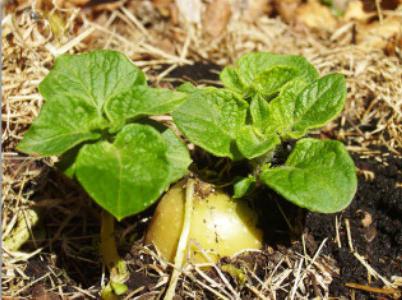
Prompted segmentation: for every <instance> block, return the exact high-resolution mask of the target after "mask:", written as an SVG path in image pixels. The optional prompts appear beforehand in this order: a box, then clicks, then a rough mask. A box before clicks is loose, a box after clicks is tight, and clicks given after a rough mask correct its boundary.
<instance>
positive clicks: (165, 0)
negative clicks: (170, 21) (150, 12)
mask: <svg viewBox="0 0 402 300" xmlns="http://www.w3.org/2000/svg"><path fill="white" fill-rule="evenodd" d="M152 3H153V5H154V6H155V7H156V9H157V10H158V11H159V13H160V14H161V15H162V16H164V17H168V16H170V14H171V10H172V6H174V0H152Z"/></svg>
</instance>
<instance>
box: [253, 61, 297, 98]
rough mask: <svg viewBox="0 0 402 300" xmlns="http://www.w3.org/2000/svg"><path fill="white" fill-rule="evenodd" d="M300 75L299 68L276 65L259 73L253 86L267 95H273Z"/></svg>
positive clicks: (260, 92)
mask: <svg viewBox="0 0 402 300" xmlns="http://www.w3.org/2000/svg"><path fill="white" fill-rule="evenodd" d="M298 75H299V72H298V70H296V69H295V68H291V67H287V66H275V67H272V68H271V69H269V70H267V71H263V72H261V73H259V74H258V75H257V76H256V77H255V80H254V82H253V84H252V85H253V88H254V90H255V91H257V92H258V93H259V94H261V95H263V96H265V97H272V96H273V95H275V94H276V93H278V92H279V90H280V88H281V87H282V86H283V85H284V84H285V83H287V82H289V81H290V80H292V79H294V78H295V77H297V76H298Z"/></svg>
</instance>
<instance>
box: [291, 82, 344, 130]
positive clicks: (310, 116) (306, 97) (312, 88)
mask: <svg viewBox="0 0 402 300" xmlns="http://www.w3.org/2000/svg"><path fill="white" fill-rule="evenodd" d="M345 99H346V81H345V77H344V76H343V75H341V74H329V75H326V76H324V77H322V78H320V79H318V80H316V81H315V82H313V83H312V84H311V85H309V86H308V87H307V88H305V89H304V90H303V91H302V92H301V93H300V94H299V95H298V97H297V98H296V103H295V110H294V125H293V131H294V132H295V133H296V134H297V136H300V134H299V133H301V134H305V132H306V131H307V129H311V128H317V127H321V126H323V125H324V124H325V123H327V122H328V121H330V120H331V119H333V118H334V117H336V116H337V115H338V114H339V113H340V112H341V111H342V108H343V106H344V104H345Z"/></svg>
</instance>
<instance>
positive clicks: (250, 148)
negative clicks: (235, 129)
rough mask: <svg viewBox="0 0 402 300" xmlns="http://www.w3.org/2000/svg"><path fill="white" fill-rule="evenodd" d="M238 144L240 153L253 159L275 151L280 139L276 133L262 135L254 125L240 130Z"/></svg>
mask: <svg viewBox="0 0 402 300" xmlns="http://www.w3.org/2000/svg"><path fill="white" fill-rule="evenodd" d="M236 142H237V146H238V148H239V151H240V153H241V154H242V155H243V156H244V157H246V158H248V159H252V158H256V157H258V156H261V155H264V154H265V153H267V152H268V151H270V150H273V149H274V148H275V146H276V145H278V144H279V143H280V139H279V136H278V135H277V134H276V133H261V132H259V130H258V129H256V128H254V127H253V126H252V125H245V126H243V127H242V128H241V129H240V130H239V133H238V136H237V139H236Z"/></svg>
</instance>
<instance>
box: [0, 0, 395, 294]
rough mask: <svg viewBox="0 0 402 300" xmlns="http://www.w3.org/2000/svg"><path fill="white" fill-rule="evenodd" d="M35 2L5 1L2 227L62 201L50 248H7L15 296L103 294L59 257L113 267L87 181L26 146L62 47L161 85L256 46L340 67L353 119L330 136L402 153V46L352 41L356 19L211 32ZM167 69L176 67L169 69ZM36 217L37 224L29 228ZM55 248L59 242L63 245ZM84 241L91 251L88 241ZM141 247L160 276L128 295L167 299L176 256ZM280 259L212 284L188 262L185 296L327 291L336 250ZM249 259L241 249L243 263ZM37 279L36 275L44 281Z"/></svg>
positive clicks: (138, 12) (132, 14)
mask: <svg viewBox="0 0 402 300" xmlns="http://www.w3.org/2000/svg"><path fill="white" fill-rule="evenodd" d="M134 2H135V3H134ZM35 7H36V6H33V5H31V4H30V2H28V1H19V2H18V3H17V4H14V5H11V6H8V7H6V12H5V13H4V14H3V15H4V18H3V20H2V28H3V32H2V42H3V54H4V55H3V76H2V80H3V82H2V84H3V88H2V89H3V99H4V100H3V103H2V119H3V132H2V140H3V150H4V153H3V155H4V160H3V164H4V166H3V170H4V176H3V186H2V189H3V194H2V197H3V198H2V200H3V201H2V204H3V205H2V208H3V210H2V230H3V233H4V236H5V237H7V235H8V234H10V233H11V232H12V231H13V229H14V227H15V226H16V224H17V220H18V218H19V216H21V215H24V214H25V213H26V211H27V210H28V209H30V208H32V207H36V208H38V207H39V208H41V207H42V208H43V207H46V209H52V215H53V216H51V217H49V218H48V220H50V221H49V224H47V225H48V227H47V228H50V232H48V236H53V237H52V238H50V239H49V238H48V239H45V240H43V239H42V240H41V238H40V236H34V237H33V240H34V241H33V243H35V241H37V242H38V244H39V245H40V248H38V247H31V248H28V249H37V250H34V251H32V250H31V252H30V251H28V250H25V251H24V252H11V251H6V252H4V255H3V261H4V264H3V266H2V274H3V281H2V284H3V292H4V295H6V296H12V297H16V296H28V295H29V294H27V293H29V292H32V289H31V287H32V286H33V285H36V286H37V285H38V284H39V285H41V286H44V287H46V292H49V293H54V294H57V295H59V296H61V297H70V298H71V299H74V298H76V297H79V296H82V297H94V296H95V295H97V293H98V291H99V287H100V285H101V282H98V283H97V284H95V285H94V286H90V287H89V288H86V289H83V288H82V287H81V286H80V285H79V284H77V283H76V282H75V281H74V280H72V279H71V278H70V276H69V275H68V274H67V273H66V271H65V270H63V268H60V261H58V256H63V257H66V258H67V259H68V258H69V257H74V260H75V261H80V260H81V264H82V265H93V266H94V268H95V269H96V268H97V270H98V271H99V274H98V277H100V275H101V274H102V272H101V269H100V266H99V263H98V262H97V261H96V257H95V258H94V255H93V253H94V251H96V250H94V249H93V248H91V247H90V246H91V243H93V242H94V241H96V233H95V234H92V231H91V228H94V229H93V231H96V228H97V220H96V217H94V216H93V215H94V214H93V213H92V209H91V207H90V205H89V206H88V201H87V199H85V197H84V196H82V194H81V193H79V192H77V189H76V188H71V187H70V186H69V185H67V187H66V185H65V184H60V180H61V179H60V178H57V177H53V176H55V175H54V174H53V173H49V172H51V171H50V168H49V166H51V165H52V163H53V160H52V159H47V160H41V159H37V158H34V157H26V156H22V155H21V154H19V153H18V152H17V151H16V150H15V146H16V144H17V143H18V141H19V140H20V139H21V137H22V135H23V133H24V131H25V130H26V128H27V127H28V126H29V124H30V123H31V122H32V120H33V118H35V117H36V116H37V115H38V112H39V110H40V107H41V105H42V98H41V96H40V95H39V94H38V91H37V86H38V83H39V82H40V81H41V80H42V78H43V77H44V76H45V75H46V74H47V72H48V70H49V69H50V68H51V66H52V63H53V60H54V57H55V56H56V55H60V54H62V53H75V52H81V51H86V50H90V49H95V48H112V49H116V50H120V51H122V52H124V53H126V54H127V55H128V56H129V57H130V58H131V59H133V60H134V61H135V62H136V64H137V65H139V66H141V67H142V68H143V69H144V71H145V72H147V73H148V75H149V78H150V80H151V81H153V82H154V83H155V84H159V83H160V82H163V81H166V82H168V81H169V78H168V77H169V73H170V72H171V71H173V70H174V69H175V68H176V67H177V66H180V65H183V64H191V63H193V62H195V61H200V60H207V61H211V62H214V63H217V64H219V65H222V66H223V65H226V64H228V63H232V62H233V61H234V60H235V59H236V58H237V57H239V56H240V55H242V54H244V53H246V52H249V51H254V50H267V51H274V52H281V53H297V54H302V55H305V56H306V57H307V58H308V59H309V60H310V61H311V62H312V63H314V64H315V65H316V66H317V67H318V69H319V70H320V71H321V72H323V73H326V72H330V71H337V72H341V73H344V74H345V75H346V76H347V79H348V87H349V93H348V101H347V107H346V109H345V110H344V112H343V113H342V116H341V117H340V118H339V119H338V120H336V121H334V122H332V123H331V124H330V125H328V126H327V127H326V128H324V130H322V131H321V133H322V134H323V135H326V136H331V137H336V138H339V139H341V140H344V141H345V142H346V143H347V144H348V146H349V149H350V150H351V151H355V152H358V153H360V154H361V155H368V156H378V155H379V154H380V153H381V151H380V150H378V148H373V146H379V147H385V148H386V149H387V150H388V151H389V152H391V153H394V154H395V155H400V150H401V148H402V125H401V105H402V68H401V57H402V54H401V52H400V49H399V48H397V49H396V53H395V55H393V56H387V55H385V54H384V51H383V50H382V49H374V48H363V47H360V46H358V45H355V44H353V40H354V35H355V26H354V24H353V23H348V24H345V25H344V26H343V27H342V28H340V29H339V30H337V32H335V33H333V34H332V36H329V35H328V34H321V33H312V32H310V31H308V30H307V29H305V28H300V27H299V28H296V27H292V26H289V25H286V24H285V23H283V22H282V21H281V20H280V19H272V18H268V17H260V18H258V19H256V20H255V22H254V23H250V22H246V21H244V20H242V19H241V17H240V16H239V15H236V14H234V15H233V18H232V20H231V21H230V22H229V24H228V27H227V29H226V32H224V33H223V34H222V35H220V36H218V37H216V38H214V39H210V38H208V37H207V36H206V35H205V34H204V33H203V30H202V26H201V25H200V24H189V23H186V22H181V21H180V22H179V21H177V22H171V21H170V20H168V19H166V18H163V17H161V15H160V14H159V13H158V12H156V10H155V9H154V7H153V6H152V3H151V2H150V1H141V2H137V1H133V2H130V1H120V2H119V3H118V6H117V7H118V8H116V9H115V10H111V11H109V10H108V9H107V7H106V9H103V10H101V11H97V12H94V11H93V10H91V9H89V8H87V9H82V10H78V9H61V8H58V9H56V8H53V9H50V10H47V11H39V10H38V9H36V8H35ZM55 16H56V17H55ZM394 17H400V16H399V15H396V16H394ZM52 18H53V19H52ZM54 18H56V19H57V20H63V21H62V23H61V24H62V29H61V30H60V28H58V29H57V27H55V26H56V25H55V24H54V22H55V21H54ZM173 19H175V18H173ZM52 20H53V21H52ZM176 20H177V19H176ZM56 23H57V22H56ZM56 29H57V30H56ZM166 65H167V66H169V67H168V68H166ZM161 66H164V70H165V71H164V72H162V73H160V72H158V69H159V68H160V67H161ZM83 207H84V208H85V209H82V208H83ZM30 225H32V224H27V228H30ZM88 228H89V229H88ZM94 236H95V237H94ZM56 244H57V245H58V246H57V247H58V248H57V250H54V247H55V245H56ZM60 245H61V246H60ZM82 245H87V247H88V248H90V249H87V250H84V249H80V248H81V247H82ZM80 250H82V251H80ZM55 251H56V252H55ZM57 251H59V252H57ZM134 253H136V254H135V255H136V256H138V257H141V259H142V261H144V262H148V263H147V264H143V265H141V266H139V265H133V266H131V267H132V269H133V270H135V271H137V272H142V273H146V274H148V276H151V278H152V277H154V278H155V280H156V282H157V283H156V284H154V285H152V286H139V287H137V288H136V289H134V290H133V291H132V293H131V295H130V296H129V297H128V298H129V299H138V298H139V297H140V295H142V296H141V297H142V299H144V297H145V298H147V299H148V297H149V298H151V297H157V295H159V293H160V292H161V291H162V290H163V289H164V287H165V286H166V284H167V282H168V277H167V276H168V273H169V272H170V269H169V266H168V264H166V263H165V262H163V261H161V260H160V258H159V256H158V255H157V254H156V253H155V252H154V251H152V250H151V249H149V248H144V247H139V248H137V250H136V251H135V252H134ZM259 255H262V256H264V255H267V254H266V253H265V252H261V253H260V254H259ZM269 255H278V258H277V259H276V260H273V261H276V262H277V263H276V264H272V265H270V264H268V265H267V268H266V269H265V270H264V272H263V274H262V275H261V274H256V272H255V266H251V265H248V267H247V269H246V271H245V273H246V274H247V278H248V280H249V281H248V283H247V284H246V285H244V286H241V285H235V286H232V287H228V286H227V284H226V283H225V280H223V278H222V277H219V276H218V277H214V278H215V279H214V280H215V281H214V282H211V280H212V279H211V278H210V276H209V275H205V274H203V272H204V271H202V269H200V268H196V267H194V266H191V267H189V268H188V269H185V270H183V273H182V277H181V280H180V282H179V289H180V293H181V295H183V296H188V297H190V298H195V297H199V298H203V297H205V296H206V294H207V293H217V294H219V295H222V297H223V298H225V297H226V298H229V299H231V298H232V296H234V295H236V297H237V296H238V295H246V294H247V295H250V297H257V298H260V299H266V298H273V299H275V296H277V293H281V295H289V296H291V297H294V298H303V297H310V296H313V294H314V295H317V294H318V295H321V296H328V285H329V283H330V282H331V278H332V277H331V276H332V275H333V274H332V273H331V272H333V270H336V268H335V267H334V265H333V262H328V258H326V257H324V256H317V257H316V259H315V260H314V261H312V260H311V259H310V258H308V257H307V256H305V255H304V256H298V255H297V254H295V253H286V254H283V253H270V254H269ZM241 259H242V255H240V256H238V257H237V258H235V259H234V261H235V262H236V261H238V262H240V261H241ZM134 261H135V260H134ZM33 262H34V263H35V264H40V265H41V267H42V268H45V269H43V270H41V272H40V274H41V275H40V276H39V275H38V274H36V273H35V272H34V271H35V270H36V269H37V268H33V266H32V264H33ZM82 265H75V266H73V267H72V268H73V269H74V268H75V269H77V268H78V270H76V272H78V273H79V272H80V268H82ZM306 266H307V267H306ZM328 270H329V271H328ZM331 270H332V271H331ZM27 273H29V274H27ZM38 276H39V277H38ZM82 276H84V275H82ZM205 276H206V277H205ZM224 276H227V274H226V275H224ZM32 278H36V279H35V281H34V282H32ZM216 278H218V279H216ZM228 278H229V277H228ZM232 279H233V278H232ZM101 281H102V280H101ZM190 282H193V283H195V284H196V286H197V287H198V288H197V289H196V290H194V289H192V287H193V286H194V285H193V284H192V285H190ZM208 291H209V292H208ZM144 293H145V294H144ZM278 295H279V294H278ZM215 296H217V297H218V295H215Z"/></svg>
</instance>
